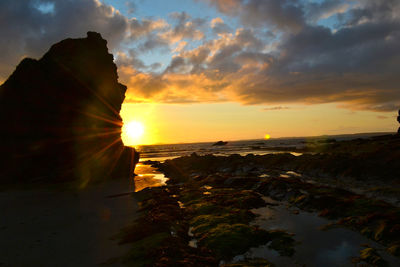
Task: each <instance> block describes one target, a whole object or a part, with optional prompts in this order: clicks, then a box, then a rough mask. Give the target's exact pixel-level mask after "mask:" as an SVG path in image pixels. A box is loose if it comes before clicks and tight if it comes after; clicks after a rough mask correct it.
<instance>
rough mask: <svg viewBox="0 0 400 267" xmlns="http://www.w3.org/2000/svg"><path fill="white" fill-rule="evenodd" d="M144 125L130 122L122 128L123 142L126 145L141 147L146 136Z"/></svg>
mask: <svg viewBox="0 0 400 267" xmlns="http://www.w3.org/2000/svg"><path fill="white" fill-rule="evenodd" d="M144 129H145V128H144V125H143V123H141V122H139V121H130V122H127V123H124V125H123V126H122V140H123V141H124V144H125V145H128V146H134V145H140V144H141V142H142V141H143V140H142V139H141V138H142V136H143V134H144Z"/></svg>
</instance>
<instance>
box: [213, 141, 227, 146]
mask: <svg viewBox="0 0 400 267" xmlns="http://www.w3.org/2000/svg"><path fill="white" fill-rule="evenodd" d="M226 144H228V142H224V141H218V142H216V143H214V144H213V146H224V145H226Z"/></svg>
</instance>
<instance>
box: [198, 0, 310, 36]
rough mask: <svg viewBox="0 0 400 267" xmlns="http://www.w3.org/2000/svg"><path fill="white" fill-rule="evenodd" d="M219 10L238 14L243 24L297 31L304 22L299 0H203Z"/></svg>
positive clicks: (233, 14)
mask: <svg viewBox="0 0 400 267" xmlns="http://www.w3.org/2000/svg"><path fill="white" fill-rule="evenodd" d="M204 1H206V2H208V3H209V4H210V5H212V6H215V7H216V8H217V9H218V10H219V11H220V12H222V13H224V14H227V15H230V16H239V17H240V19H241V22H242V23H243V25H245V26H251V27H265V26H269V27H271V28H274V29H277V30H290V31H298V30H299V29H301V28H302V27H303V25H304V24H305V22H304V12H303V9H302V7H303V6H302V5H301V3H300V1H296V0H264V1H259V0H247V1H246V0H204Z"/></svg>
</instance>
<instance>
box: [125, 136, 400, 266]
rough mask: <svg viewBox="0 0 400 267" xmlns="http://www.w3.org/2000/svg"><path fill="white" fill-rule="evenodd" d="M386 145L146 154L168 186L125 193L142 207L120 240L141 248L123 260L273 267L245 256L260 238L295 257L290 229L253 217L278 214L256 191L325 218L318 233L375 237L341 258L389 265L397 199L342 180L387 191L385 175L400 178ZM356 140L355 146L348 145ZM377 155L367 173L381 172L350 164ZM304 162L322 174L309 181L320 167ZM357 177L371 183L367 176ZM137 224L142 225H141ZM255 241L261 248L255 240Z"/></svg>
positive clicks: (393, 258)
mask: <svg viewBox="0 0 400 267" xmlns="http://www.w3.org/2000/svg"><path fill="white" fill-rule="evenodd" d="M393 144H395V145H396V147H398V144H399V139H397V138H389V139H380V138H378V139H376V140H372V141H370V140H369V141H366V142H364V141H362V142H361V143H360V140H355V141H353V143H341V144H339V145H337V144H335V146H334V147H328V146H326V144H323V146H324V149H328V150H329V153H323V152H319V153H315V154H313V155H303V156H299V157H295V156H290V155H288V154H274V155H264V156H259V155H258V156H257V155H247V156H240V155H230V156H214V155H204V156H199V155H197V154H195V153H193V154H192V155H191V156H184V157H180V158H176V159H173V160H166V161H165V162H164V163H160V162H147V163H152V165H153V167H156V168H158V169H159V170H160V171H161V172H163V173H164V174H165V175H166V176H167V177H168V178H169V180H168V182H167V185H166V186H163V187H157V188H152V189H145V190H142V191H140V192H138V193H135V194H133V195H134V197H136V198H137V199H138V201H139V205H140V207H141V208H140V212H139V218H138V219H137V220H136V223H133V224H132V225H131V226H130V227H129V228H128V229H126V232H125V235H123V236H122V237H121V238H122V239H123V240H124V242H125V243H131V244H132V246H133V247H134V248H135V249H137V250H139V251H140V252H137V253H136V252H131V253H129V254H127V255H126V256H125V257H123V259H121V261H122V262H124V263H126V264H129V263H130V262H135V263H138V262H139V263H143V265H140V264H139V265H137V266H146V264H165V265H176V264H177V265H179V264H181V263H182V262H185V264H186V265H185V266H188V265H194V266H198V265H206V266H217V265H220V266H221V265H222V266H261V265H262V266H274V264H273V263H272V262H270V260H271V259H270V258H268V257H267V258H263V257H261V258H257V257H256V258H254V257H253V256H249V255H251V254H248V253H250V252H249V251H250V250H249V249H250V248H254V247H258V246H260V245H261V247H260V249H264V251H270V250H271V251H274V253H275V254H276V253H278V254H279V255H280V257H283V258H284V259H289V260H290V259H296V257H297V256H296V255H297V254H296V250H298V253H300V254H299V255H302V254H301V250H300V247H298V246H301V245H299V244H298V243H297V241H296V240H298V237H297V235H296V233H292V232H290V231H288V230H285V229H280V230H279V231H277V230H273V229H268V228H265V229H263V228H260V227H259V226H257V225H254V224H252V222H253V221H254V219H255V218H257V217H259V215H255V214H254V213H253V210H254V209H259V208H263V207H271V208H272V210H271V211H270V212H273V213H274V212H277V211H274V210H276V208H275V207H274V206H275V205H277V204H273V203H271V202H268V201H265V200H264V199H263V197H269V198H272V199H273V200H274V201H277V202H278V205H282V203H286V204H284V205H283V207H284V209H288V212H289V213H292V212H293V214H295V215H294V216H295V218H296V216H300V217H297V218H301V217H302V216H303V217H304V216H305V215H304V214H305V213H307V212H311V213H312V214H315V216H317V217H318V218H326V219H328V220H329V223H325V225H320V227H321V229H324V231H328V232H331V231H338V230H335V229H341V228H344V229H348V230H346V231H349V233H351V235H355V236H356V239H357V240H358V239H360V240H362V239H363V238H364V239H365V238H367V240H371V241H373V242H377V243H373V242H372V243H369V242H368V243H369V244H368V245H366V244H367V243H365V242H363V244H364V245H365V246H364V247H363V244H361V243H360V244H358V245H355V246H356V247H354V248H353V249H352V250H351V251H352V252H351V253H353V254H351V255H350V256H351V257H350V258H344V260H346V261H347V263H346V264H344V266H353V265H354V264H367V266H376V265H378V266H386V265H387V264H389V266H391V265H393V264H394V265H393V266H396V265H397V264H399V263H400V259H399V258H400V244H399V243H398V240H399V239H398V238H397V237H399V236H400V228H399V227H398V222H399V221H400V217H399V216H400V209H399V207H398V205H391V204H390V203H387V202H384V201H382V200H380V199H379V197H380V195H377V194H374V192H373V190H372V191H371V192H372V194H370V195H368V194H365V195H363V194H359V193H360V192H352V191H351V190H349V189H350V185H351V187H353V189H355V188H358V187H359V184H362V183H364V185H365V187H366V188H367V189H368V188H369V189H374V188H375V190H376V191H379V190H378V189H379V188H378V189H377V188H376V187H378V186H380V185H384V186H386V187H385V188H383V189H382V192H380V193H381V195H383V196H387V195H388V194H389V193H388V191H385V190H389V189H395V188H396V187H394V188H393V187H392V186H393V184H392V183H394V184H397V183H398V182H399V181H398V179H397V178H396V177H397V176H393V177H392V178H390V175H394V174H396V173H397V172H398V168H399V167H397V165H391V164H392V163H391V161H388V158H393V159H395V158H396V153H398V152H399V151H398V150H396V149H395V148H394V147H393ZM354 146H357V147H358V148H360V149H359V150H358V151H351V150H352V149H353V147H354ZM363 146H364V148H363ZM367 148H368V149H367ZM371 151H372V152H371ZM385 155H386V156H385ZM377 158H378V160H376V161H375V163H376V165H375V166H373V167H374V168H375V170H374V172H373V173H372V174H374V173H378V172H379V171H382V172H384V174H385V175H383V176H381V177H377V176H374V175H371V173H368V172H365V171H364V168H362V169H361V170H360V168H359V167H360V166H363V165H358V164H353V163H354V162H357V161H358V160H361V159H362V160H363V162H364V163H365V162H368V160H369V159H377ZM338 159H341V160H338ZM352 160H353V162H352ZM385 164H386V165H385ZM293 166H297V167H298V168H292V167H293ZM300 167H301V168H300ZM310 170H314V171H315V170H319V171H321V172H320V173H323V171H327V172H326V173H327V174H326V175H325V176H323V175H322V176H321V178H322V179H321V178H319V179H315V177H316V176H317V174H318V172H315V173H314V174H313V173H312V172H311V173H307V172H309V171H310ZM305 173H306V175H304V174H305ZM349 177H352V178H351V180H350V179H349ZM365 179H368V180H369V181H370V183H369V184H366V183H365V181H366V180H365ZM326 181H330V182H329V183H328V184H329V185H328V186H327V185H326V184H323V183H322V182H326ZM355 182H358V183H359V184H356V183H355ZM346 187H347V188H346ZM397 188H398V187H397ZM353 191H354V190H353ZM375 193H376V192H375ZM393 196H395V197H396V198H395V201H394V203H395V204H398V200H399V198H398V192H397V191H396V190H393ZM279 203H281V204H279ZM232 215H233V216H232ZM149 216H151V217H149ZM266 220H267V221H268V220H271V219H268V218H266ZM278 223H279V222H278ZM282 223H283V224H284V223H285V222H284V221H283V222H282ZM160 224H162V225H163V227H162V228H161V229H160V228H158V227H157V225H160ZM143 225H147V227H146V228H144V229H143ZM140 229H141V230H140ZM318 231H320V230H318ZM139 232H140V235H138V233H139ZM321 233H322V232H321ZM321 235H322V234H321ZM344 238H346V237H344ZM305 241H306V240H304V241H303V242H305ZM149 242H150V243H149ZM171 242H173V243H174V244H175V248H174V249H172V248H170V247H169V245H168V244H171ZM344 242H345V240H344ZM263 244H266V247H264V248H262V247H263V246H262V245H263ZM374 244H375V245H374ZM378 244H379V245H378ZM305 246H307V243H305ZM145 247H146V249H144V248H145ZM158 251H164V254H163V255H164V256H163V258H158V257H157V256H156V255H158ZM243 253H244V254H243ZM349 253H350V250H349ZM275 254H274V255H275ZM278 254H277V255H278ZM150 255H152V256H151V257H150ZM177 255H180V256H177ZM239 255H244V256H241V257H239ZM246 255H247V256H246ZM310 256H311V255H310ZM303 257H304V256H303ZM278 266H279V265H278ZM332 266H334V265H332Z"/></svg>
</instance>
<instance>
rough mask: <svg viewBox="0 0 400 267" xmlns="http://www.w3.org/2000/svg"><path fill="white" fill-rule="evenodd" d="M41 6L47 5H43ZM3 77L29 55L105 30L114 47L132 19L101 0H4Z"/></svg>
mask: <svg viewBox="0 0 400 267" xmlns="http://www.w3.org/2000/svg"><path fill="white" fill-rule="evenodd" d="M41 7H46V8H47V9H43V8H41ZM0 17H1V22H0V34H1V38H0V47H1V50H2V52H1V54H0V80H1V79H5V78H6V77H8V76H9V75H10V74H11V72H12V71H13V69H14V68H15V66H16V65H17V64H18V63H19V61H20V60H21V59H22V58H23V57H25V56H30V57H36V58H37V57H39V56H41V55H42V54H44V52H45V50H46V49H48V48H49V47H50V46H51V45H52V44H53V43H55V42H58V41H60V40H62V39H65V38H68V37H75V38H76V37H82V36H86V32H87V31H89V30H93V31H98V32H101V33H102V35H103V37H104V38H106V39H107V40H108V44H109V46H110V47H115V46H117V45H119V43H120V42H121V41H122V40H123V39H124V37H125V34H126V30H127V27H128V24H129V22H128V20H127V19H126V18H125V17H124V16H123V15H121V14H120V13H119V12H118V11H117V10H115V9H114V8H113V7H112V6H109V5H105V4H102V3H100V2H99V1H97V0H82V1H73V0H71V1H56V0H46V1H44V0H43V1H39V0H38V1H33V0H19V1H13V0H2V1H0Z"/></svg>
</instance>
